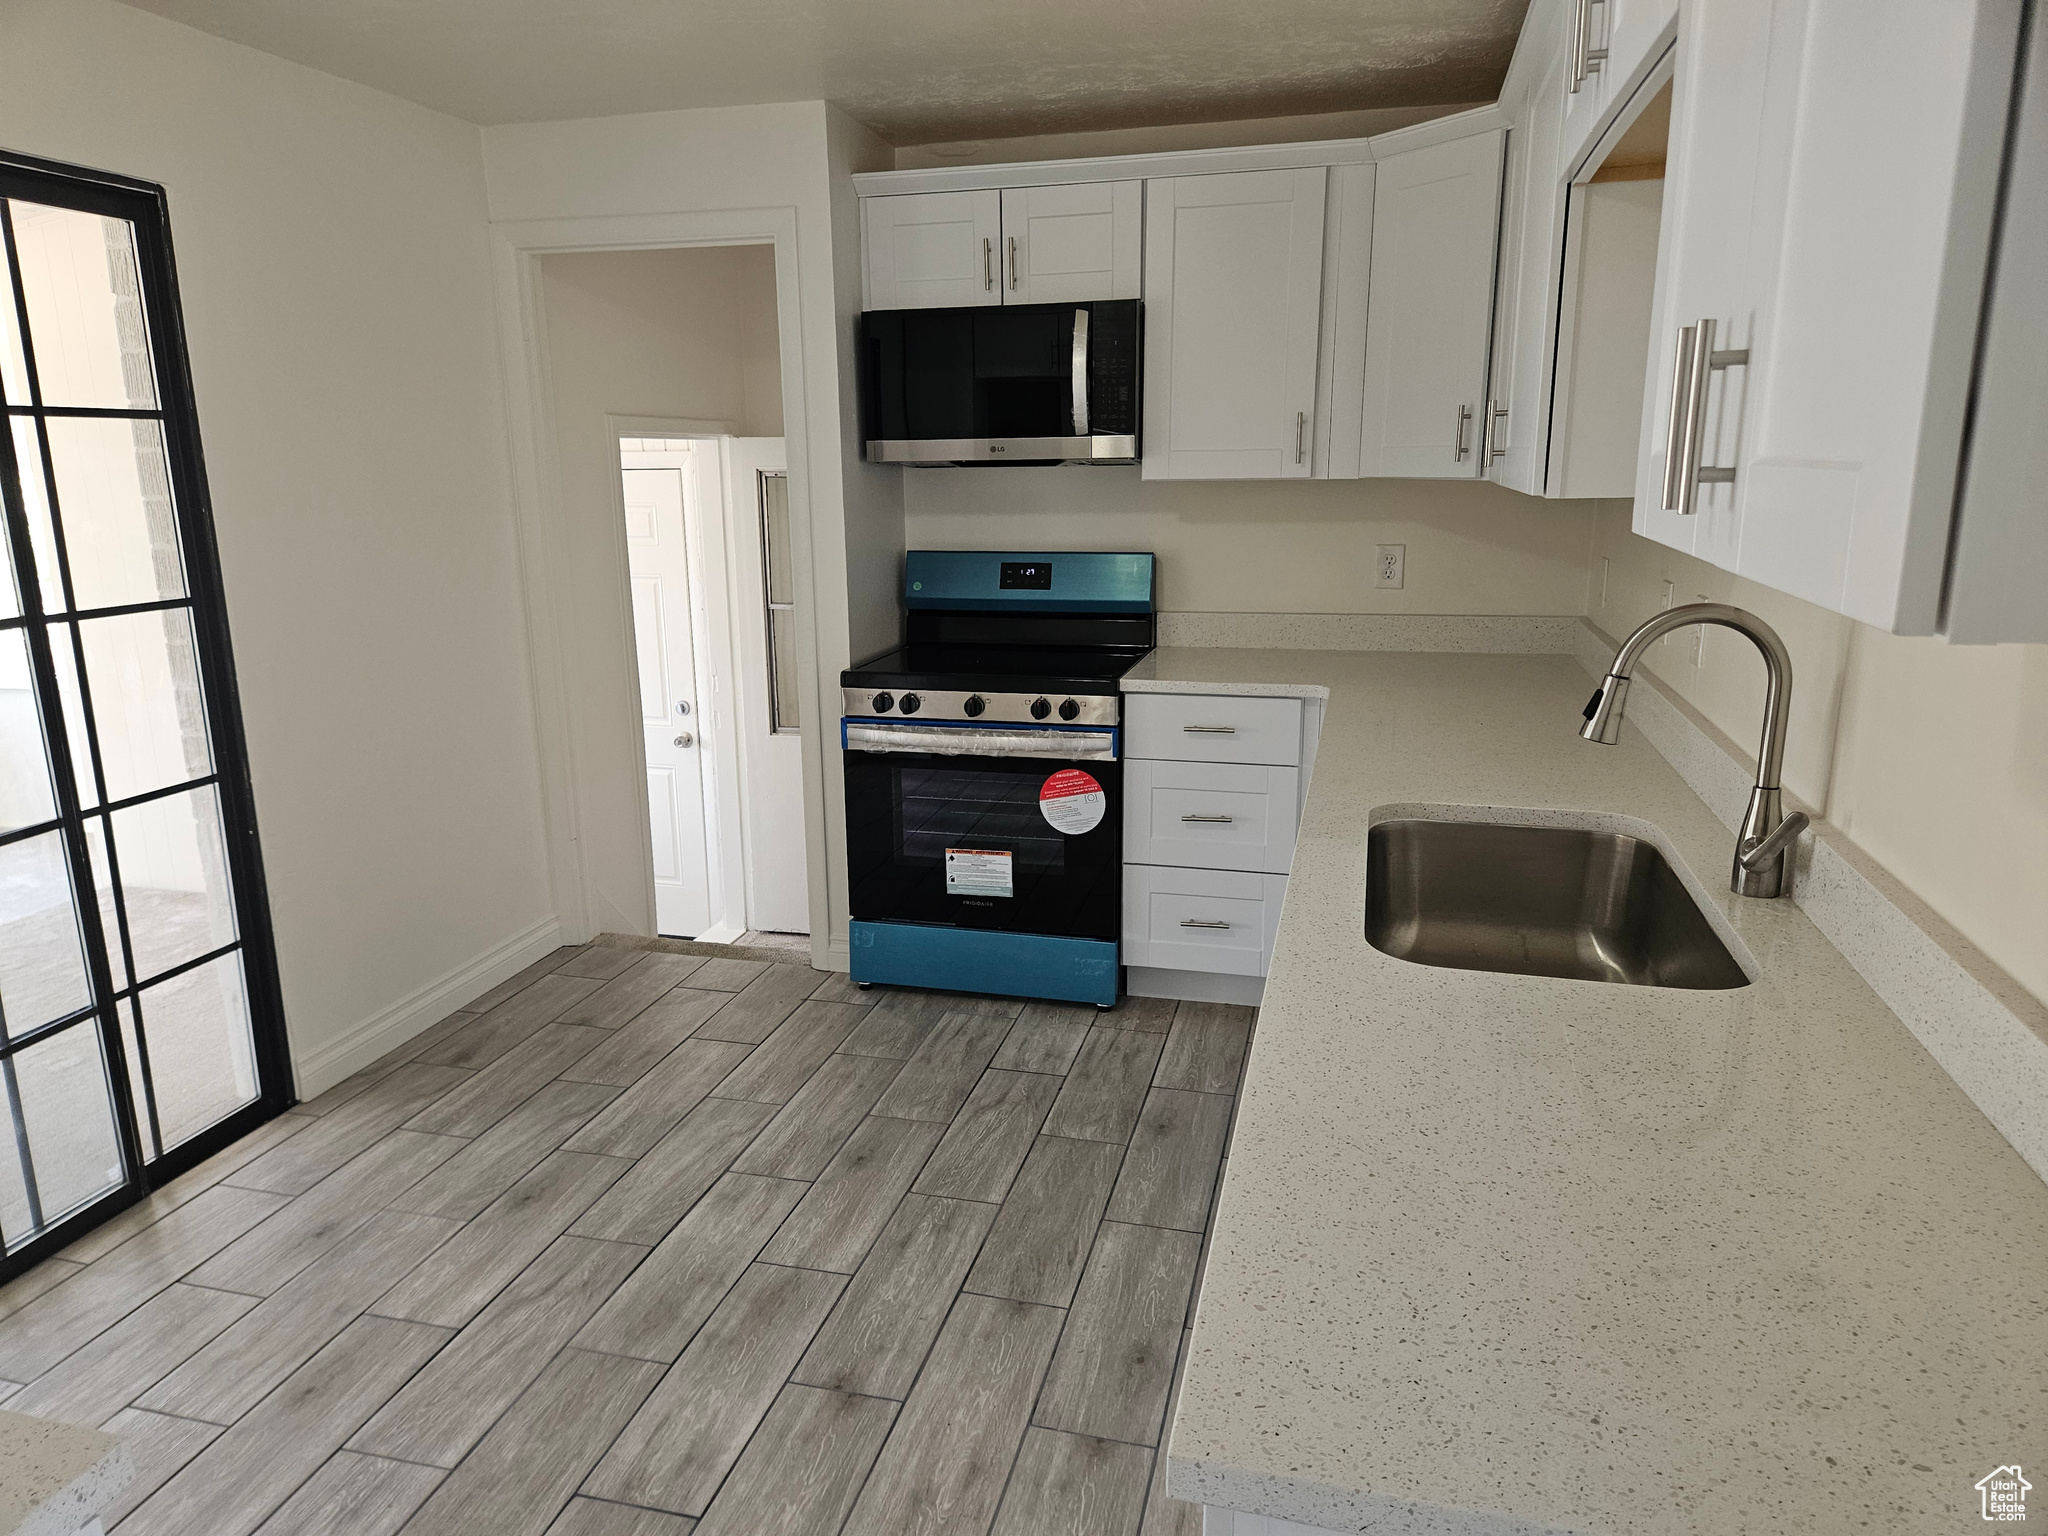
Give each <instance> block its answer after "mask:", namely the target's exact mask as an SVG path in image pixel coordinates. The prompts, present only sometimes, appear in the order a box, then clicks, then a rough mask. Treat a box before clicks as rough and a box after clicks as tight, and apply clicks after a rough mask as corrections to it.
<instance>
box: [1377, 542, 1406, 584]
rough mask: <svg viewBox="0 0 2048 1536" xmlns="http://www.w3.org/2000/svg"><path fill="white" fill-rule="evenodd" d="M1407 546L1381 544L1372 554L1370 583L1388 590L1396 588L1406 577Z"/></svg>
mask: <svg viewBox="0 0 2048 1536" xmlns="http://www.w3.org/2000/svg"><path fill="white" fill-rule="evenodd" d="M1407 571H1408V546H1407V545H1406V544H1382V545H1380V546H1379V548H1378V549H1377V551H1376V552H1375V553H1374V556H1373V563H1372V584H1373V585H1374V586H1375V587H1380V588H1386V589H1389V590H1392V589H1398V588H1399V587H1400V585H1401V583H1402V582H1403V581H1404V580H1406V579H1407Z"/></svg>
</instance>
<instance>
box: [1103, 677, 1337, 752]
mask: <svg viewBox="0 0 2048 1536" xmlns="http://www.w3.org/2000/svg"><path fill="white" fill-rule="evenodd" d="M1124 756H1125V757H1151V758H1164V759H1166V760H1167V761H1169V762H1179V763H1277V764H1282V765H1285V766H1287V767H1295V766H1298V765H1299V764H1300V762H1301V700H1299V699H1257V698H1243V697H1237V696H1234V695H1219V694H1198V693H1129V694H1125V695H1124Z"/></svg>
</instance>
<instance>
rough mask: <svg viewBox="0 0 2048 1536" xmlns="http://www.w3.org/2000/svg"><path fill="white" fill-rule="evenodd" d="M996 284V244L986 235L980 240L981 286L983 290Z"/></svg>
mask: <svg viewBox="0 0 2048 1536" xmlns="http://www.w3.org/2000/svg"><path fill="white" fill-rule="evenodd" d="M995 285H996V245H995V242H994V241H993V240H991V239H989V238H988V237H987V236H986V235H984V236H983V237H982V241H981V286H982V288H983V289H984V290H987V289H990V288H993V287H995Z"/></svg>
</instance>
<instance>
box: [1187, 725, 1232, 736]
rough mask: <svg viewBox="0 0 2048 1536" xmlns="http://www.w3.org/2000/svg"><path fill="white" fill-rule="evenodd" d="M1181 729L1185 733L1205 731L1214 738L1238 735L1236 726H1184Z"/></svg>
mask: <svg viewBox="0 0 2048 1536" xmlns="http://www.w3.org/2000/svg"><path fill="white" fill-rule="evenodd" d="M1181 729H1182V730H1184V731H1205V732H1207V733H1208V734H1210V735H1212V736H1235V735H1236V734H1237V727H1236V726H1234V725H1184V726H1182V727H1181Z"/></svg>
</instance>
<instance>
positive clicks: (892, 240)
mask: <svg viewBox="0 0 2048 1536" xmlns="http://www.w3.org/2000/svg"><path fill="white" fill-rule="evenodd" d="M860 210H861V219H862V223H863V226H864V228H863V238H864V242H865V245H866V250H867V306H866V307H867V308H869V309H933V308H939V307H943V306H958V305H963V304H1000V303H1002V302H1003V287H1002V279H1001V275H1000V273H999V272H998V270H997V263H998V261H999V260H1000V258H1001V255H1002V242H1003V196H1002V194H1001V193H1000V192H995V191H986V192H924V193H913V194H911V195H909V196H905V197H870V198H866V199H863V200H862V202H861V205H860Z"/></svg>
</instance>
